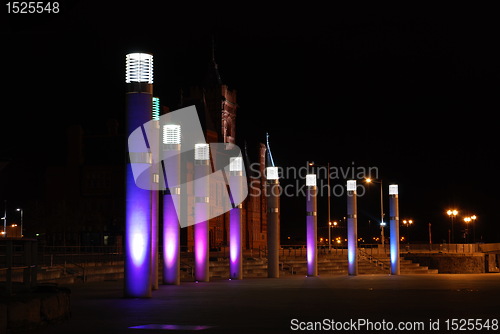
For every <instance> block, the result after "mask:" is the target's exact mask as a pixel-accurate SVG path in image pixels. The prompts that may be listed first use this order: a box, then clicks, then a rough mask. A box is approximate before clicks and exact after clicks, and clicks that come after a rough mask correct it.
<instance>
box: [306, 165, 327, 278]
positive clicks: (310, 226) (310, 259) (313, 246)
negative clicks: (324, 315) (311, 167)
mask: <svg viewBox="0 0 500 334" xmlns="http://www.w3.org/2000/svg"><path fill="white" fill-rule="evenodd" d="M306 187H307V193H306V233H307V236H306V239H307V276H318V246H317V239H318V222H317V217H316V212H317V197H316V196H317V188H316V175H315V174H307V175H306ZM328 231H330V229H328ZM328 242H330V238H329V239H328Z"/></svg>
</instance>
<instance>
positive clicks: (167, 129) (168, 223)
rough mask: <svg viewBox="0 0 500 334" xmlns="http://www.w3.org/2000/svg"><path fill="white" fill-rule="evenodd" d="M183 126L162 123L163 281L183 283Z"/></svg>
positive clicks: (172, 283)
mask: <svg viewBox="0 0 500 334" xmlns="http://www.w3.org/2000/svg"><path fill="white" fill-rule="evenodd" d="M180 131H181V127H180V125H173V124H172V125H164V126H163V144H164V145H163V156H164V160H163V163H164V167H165V180H166V181H167V189H166V190H165V193H164V195H163V284H169V285H179V284H180V264H181V257H180V256H181V252H180V248H181V246H180V243H181V239H180V225H179V216H178V213H177V211H176V208H179V207H180V186H179V185H180V183H181V174H180V170H181V153H180V152H181V145H180V144H181V132H180Z"/></svg>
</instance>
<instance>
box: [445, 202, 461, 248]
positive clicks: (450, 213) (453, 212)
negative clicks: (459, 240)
mask: <svg viewBox="0 0 500 334" xmlns="http://www.w3.org/2000/svg"><path fill="white" fill-rule="evenodd" d="M446 214H447V215H448V216H449V217H450V219H451V237H450V235H448V244H451V243H454V242H455V237H454V232H453V220H454V219H455V217H456V216H457V215H458V210H456V209H450V210H448V211H446Z"/></svg>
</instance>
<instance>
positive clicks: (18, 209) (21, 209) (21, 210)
mask: <svg viewBox="0 0 500 334" xmlns="http://www.w3.org/2000/svg"><path fill="white" fill-rule="evenodd" d="M16 211H18V212H20V213H21V238H22V237H23V208H17V209H16Z"/></svg>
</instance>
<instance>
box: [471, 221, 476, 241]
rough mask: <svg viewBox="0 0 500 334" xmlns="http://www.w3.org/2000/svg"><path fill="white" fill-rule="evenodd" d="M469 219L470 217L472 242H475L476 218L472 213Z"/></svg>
mask: <svg viewBox="0 0 500 334" xmlns="http://www.w3.org/2000/svg"><path fill="white" fill-rule="evenodd" d="M470 219H472V242H473V243H476V219H477V216H476V215H472V216H471V217H470Z"/></svg>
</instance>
